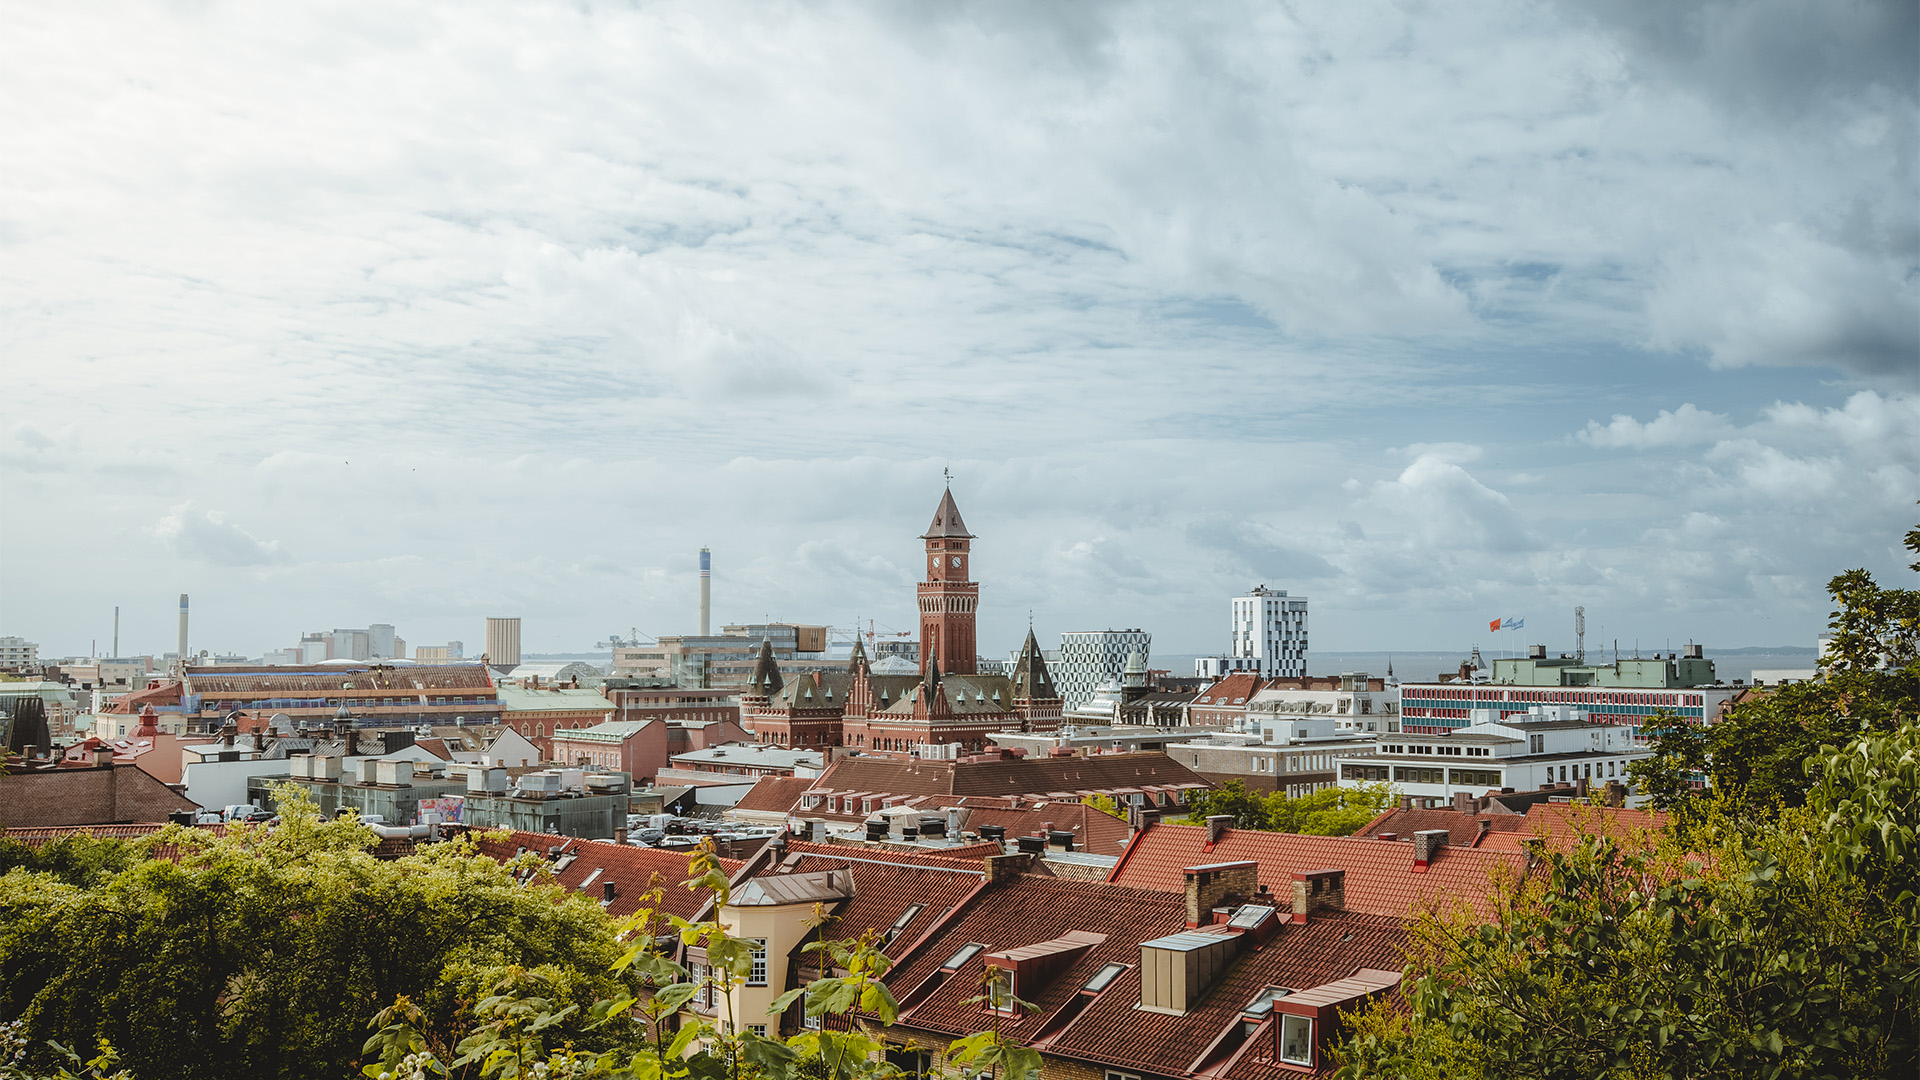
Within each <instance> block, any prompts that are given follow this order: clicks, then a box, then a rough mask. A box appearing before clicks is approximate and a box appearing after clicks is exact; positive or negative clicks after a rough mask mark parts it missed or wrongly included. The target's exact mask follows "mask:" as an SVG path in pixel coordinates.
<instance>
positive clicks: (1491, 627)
mask: <svg viewBox="0 0 1920 1080" xmlns="http://www.w3.org/2000/svg"><path fill="white" fill-rule="evenodd" d="M1487 629H1489V630H1494V631H1498V630H1499V629H1500V620H1499V619H1495V620H1493V621H1492V622H1490V623H1488V624H1487Z"/></svg>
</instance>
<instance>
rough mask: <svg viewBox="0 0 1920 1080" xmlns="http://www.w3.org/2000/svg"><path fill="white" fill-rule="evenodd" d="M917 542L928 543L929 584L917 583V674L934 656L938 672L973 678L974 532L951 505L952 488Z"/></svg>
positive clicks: (976, 603)
mask: <svg viewBox="0 0 1920 1080" xmlns="http://www.w3.org/2000/svg"><path fill="white" fill-rule="evenodd" d="M920 538H921V539H922V540H925V541H926V542H927V580H925V581H923V582H921V583H920V673H921V674H923V675H924V674H926V671H927V658H928V657H929V656H932V655H933V654H934V653H936V652H937V653H938V654H939V657H940V670H941V671H944V672H947V673H948V674H952V675H973V674H975V673H977V672H978V671H979V664H978V663H977V662H976V659H977V654H976V653H975V652H974V637H973V613H974V609H976V608H978V607H979V606H980V586H979V585H978V584H977V583H975V582H973V581H970V580H968V578H967V574H968V573H969V572H970V569H971V568H970V567H969V566H968V565H967V562H968V555H967V547H968V545H969V544H970V543H971V542H972V541H973V534H972V533H970V532H968V531H967V525H966V522H963V521H961V520H960V508H959V507H957V506H955V505H953V489H952V488H948V489H947V493H946V494H945V495H943V496H941V498H940V509H938V510H935V511H934V512H933V524H932V525H929V526H927V531H926V533H925V534H923V535H922V536H921V537H920Z"/></svg>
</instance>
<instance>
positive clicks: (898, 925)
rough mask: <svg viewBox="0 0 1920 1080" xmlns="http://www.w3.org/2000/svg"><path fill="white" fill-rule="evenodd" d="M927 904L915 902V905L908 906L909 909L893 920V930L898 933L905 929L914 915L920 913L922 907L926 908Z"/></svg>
mask: <svg viewBox="0 0 1920 1080" xmlns="http://www.w3.org/2000/svg"><path fill="white" fill-rule="evenodd" d="M926 906H927V905H925V904H913V905H910V906H909V907H908V908H907V910H905V911H903V912H901V913H900V917H899V918H897V919H895V920H893V932H894V933H896V934H897V933H899V932H900V931H902V930H905V929H906V928H907V924H908V923H910V922H912V921H913V917H914V916H915V915H918V914H920V911H921V909H923V908H925V907H926Z"/></svg>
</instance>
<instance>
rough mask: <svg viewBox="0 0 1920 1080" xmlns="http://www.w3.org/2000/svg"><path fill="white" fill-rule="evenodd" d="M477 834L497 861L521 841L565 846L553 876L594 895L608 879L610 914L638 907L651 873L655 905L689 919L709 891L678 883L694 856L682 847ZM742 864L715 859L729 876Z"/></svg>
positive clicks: (532, 846)
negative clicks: (567, 857)
mask: <svg viewBox="0 0 1920 1080" xmlns="http://www.w3.org/2000/svg"><path fill="white" fill-rule="evenodd" d="M477 835H478V836H479V837H480V841H479V843H480V851H481V853H482V854H484V855H488V856H491V857H492V858H494V859H497V860H499V861H501V862H506V861H507V860H509V859H511V858H513V857H514V856H515V855H516V854H518V853H519V850H520V849H521V848H522V847H524V848H526V849H527V851H529V852H531V853H533V854H536V855H540V856H542V857H544V856H545V855H546V854H547V851H548V849H550V848H556V847H564V848H565V849H566V850H565V851H564V852H562V854H572V855H574V856H575V858H574V859H573V860H572V861H571V862H569V863H567V865H566V866H564V867H562V868H561V869H560V870H559V871H558V872H557V873H555V874H554V878H555V880H556V881H557V882H558V883H559V884H560V885H561V886H562V887H564V888H567V889H581V888H582V886H585V888H584V892H585V893H586V895H587V896H589V897H591V898H593V899H595V900H598V899H599V898H600V896H601V890H602V887H603V886H604V885H605V883H606V882H609V881H611V882H613V885H614V894H613V902H612V903H610V904H608V905H607V913H608V914H609V915H614V916H624V915H631V914H633V913H634V912H635V911H637V910H639V908H640V906H641V897H642V894H644V893H645V892H646V891H647V890H649V889H651V888H652V887H653V885H654V881H653V879H654V877H655V875H658V877H659V882H658V884H659V885H660V886H662V887H663V894H662V897H661V901H660V910H661V911H664V912H666V913H667V914H669V915H678V916H680V917H681V918H683V919H690V918H692V917H693V916H694V915H695V914H697V913H698V912H699V910H700V908H701V907H702V906H704V905H705V904H706V902H707V900H708V899H709V897H710V895H711V894H709V893H708V892H707V891H706V890H705V889H697V890H693V889H685V888H682V887H681V885H680V883H681V882H683V881H685V880H687V878H688V877H689V876H690V875H689V874H688V873H687V862H688V860H689V859H691V858H692V857H693V856H692V855H691V854H690V853H689V852H687V851H684V850H671V849H666V848H646V847H634V846H632V845H624V844H615V843H610V842H608V841H605V840H582V839H579V838H577V837H569V836H553V835H549V834H547V833H535V832H511V833H508V834H507V835H506V836H505V838H504V839H492V838H490V837H491V836H492V835H493V834H488V833H479V834H477ZM742 865H743V864H742V863H741V862H739V861H738V860H735V859H721V860H720V868H721V871H722V872H723V873H725V874H726V875H727V876H729V877H732V876H733V875H734V874H735V873H737V872H739V870H740V867H741V866H742Z"/></svg>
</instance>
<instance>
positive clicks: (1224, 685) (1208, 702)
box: [1193, 671, 1263, 709]
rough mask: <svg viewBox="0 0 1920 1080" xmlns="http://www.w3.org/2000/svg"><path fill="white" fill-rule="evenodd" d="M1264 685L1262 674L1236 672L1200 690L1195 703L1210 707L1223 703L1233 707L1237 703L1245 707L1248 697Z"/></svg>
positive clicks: (1216, 706)
mask: <svg viewBox="0 0 1920 1080" xmlns="http://www.w3.org/2000/svg"><path fill="white" fill-rule="evenodd" d="M1262 685H1263V684H1262V683H1261V681H1260V676H1259V675H1256V674H1254V673H1253V672H1250V671H1240V672H1235V673H1234V674H1232V675H1229V676H1227V677H1226V678H1224V679H1221V680H1220V681H1219V682H1217V683H1214V684H1213V685H1212V686H1209V687H1207V688H1206V689H1205V690H1202V691H1200V696H1199V697H1197V698H1194V699H1193V703H1194V705H1195V706H1197V707H1203V708H1209V709H1213V708H1219V707H1220V706H1223V705H1224V706H1226V707H1227V708H1233V707H1234V706H1236V705H1238V706H1240V707H1242V708H1244V707H1245V706H1246V704H1247V699H1248V698H1250V697H1252V696H1253V695H1255V694H1257V693H1259V692H1260V687H1261V686H1262Z"/></svg>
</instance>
